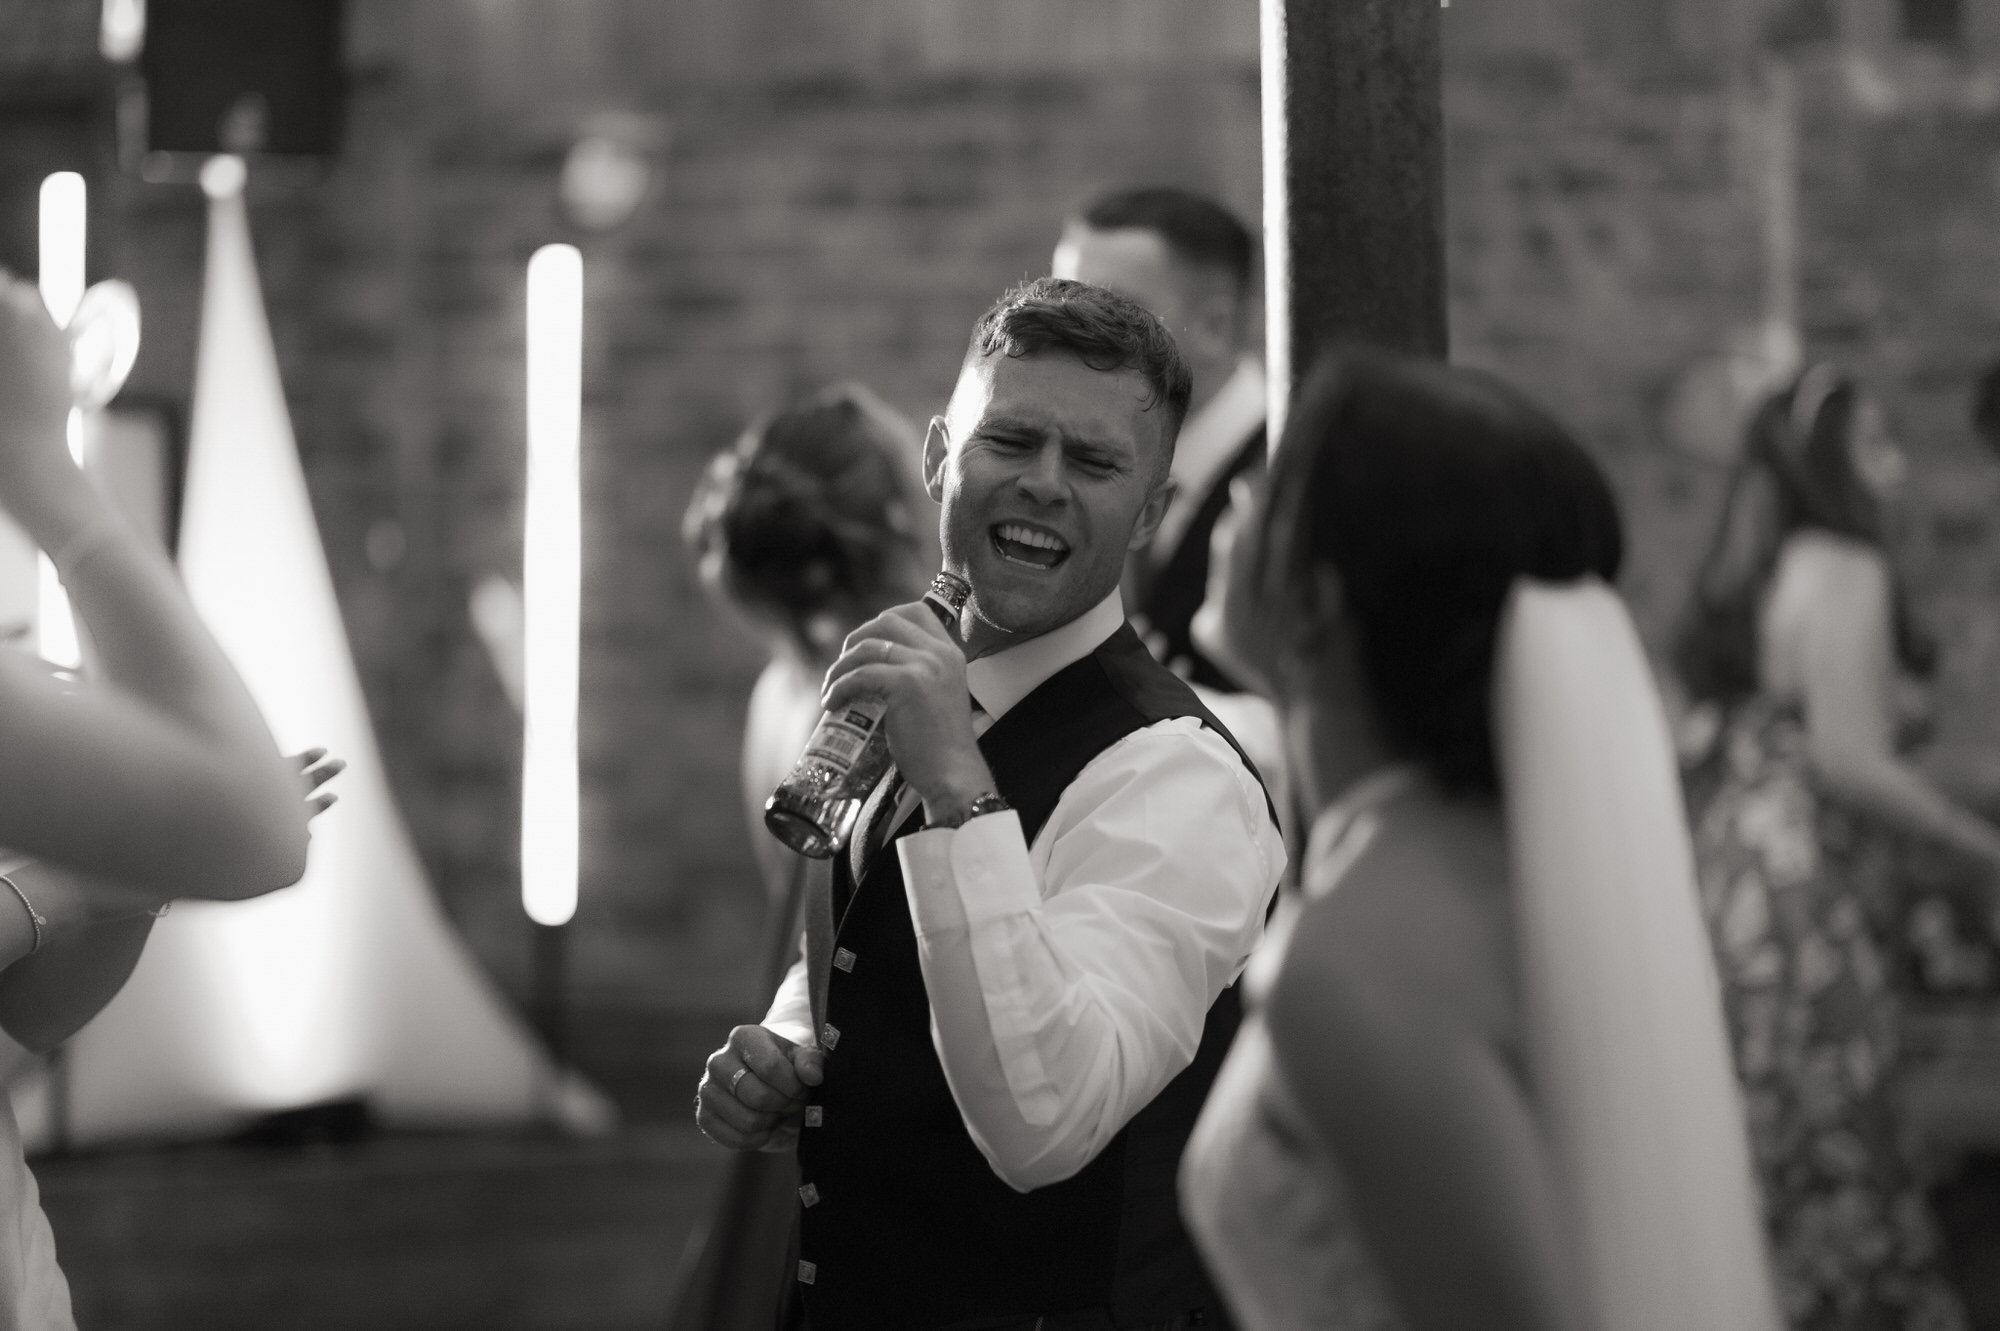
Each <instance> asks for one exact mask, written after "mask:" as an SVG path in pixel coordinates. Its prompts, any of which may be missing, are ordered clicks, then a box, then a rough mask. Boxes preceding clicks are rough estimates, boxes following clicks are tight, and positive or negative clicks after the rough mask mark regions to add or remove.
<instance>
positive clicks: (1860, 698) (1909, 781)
mask: <svg viewBox="0 0 2000 1331" xmlns="http://www.w3.org/2000/svg"><path fill="white" fill-rule="evenodd" d="M1815 557H1816V558H1819V559H1820V560H1821V563H1820V566H1819V567H1817V568H1816V569H1814V570H1813V576H1814V584H1813V592H1812V595H1811V596H1810V597H1809V598H1808V599H1807V602H1806V605H1805V608H1804V617H1805V623H1804V631H1803V633H1802V635H1801V639H1802V640H1801V643H1800V648H1801V652H1802V657H1803V659H1802V661H1801V663H1800V679H1801V688H1802V691H1803V693H1804V695H1805V716H1806V730H1807V734H1808V743H1809V745H1810V746H1811V747H1810V751H1811V755H1812V762H1813V767H1814V770H1815V771H1816V772H1817V774H1818V776H1819V778H1820V780H1821V781H1822V782H1823V783H1824V784H1825V786H1826V788H1827V789H1828V791H1829V792H1831V793H1832V794H1834V795H1835V796H1837V797H1838V798H1840V799H1842V800H1844V801H1846V802H1848V803H1851V804H1854V805H1856V806H1858V807H1860V808H1862V809H1865V810H1867V811H1868V812H1869V813H1872V814H1874V815H1875V816H1876V817H1878V818H1881V819H1882V820H1883V821H1885V822H1888V823H1890V824H1892V825H1894V826H1896V827H1898V828H1901V829H1902V830H1904V831H1907V832H1912V833H1915V834H1917V835H1919V836H1924V837H1929V838H1932V839H1935V840H1938V841H1942V842H1944V843H1946V844H1947V845H1950V846H1953V847H1955V848H1956V849H1958V850H1960V851H1962V852H1964V853H1966V854H1969V855H1972V856H1974V857H1976V858H1978V859H1980V860H1983V861H1985V862H1986V863H1988V864H1990V865H1994V866H1996V867H2000V829H1996V828H1995V827H1994V826H1993V825H1992V824H1991V823H1988V822H1987V821H1986V820H1985V819H1983V818H1980V817H1978V816H1977V815H1976V814H1974V813H1972V812H1971V811H1969V810H1967V809H1964V808H1961V807H1960V806H1959V805H1958V804H1956V803H1954V802H1953V801H1952V800H1951V799H1950V798H1949V797H1948V796H1946V795H1945V794H1944V792H1943V791H1941V790H1939V789H1938V788H1937V787H1936V786H1935V785H1934V784H1932V783H1931V781H1930V780H1929V779H1928V778H1926V777H1925V776H1924V774H1923V773H1922V772H1920V771H1918V770H1917V769H1916V768H1915V767H1912V766H1911V765H1910V764H1908V763H1906V762H1904V761H1903V760H1902V759H1901V758H1899V757H1897V755H1896V748H1895V725H1896V722H1895V716H1894V712H1893V703H1892V699H1893V696H1894V695H1893V693H1892V691H1891V685H1892V683H1893V681H1894V678H1895V656H1894V641H1895V639H1894V630H1893V620H1892V610H1891V596H1890V586H1889V576H1888V571H1887V570H1886V569H1885V568H1884V567H1883V565H1882V561H1881V560H1880V558H1879V557H1877V556H1875V555H1874V554H1872V552H1871V553H1864V552H1861V551H1859V550H1854V551H1849V550H1836V549H1832V548H1827V549H1825V550H1824V551H1823V552H1822V551H1816V552H1815Z"/></svg>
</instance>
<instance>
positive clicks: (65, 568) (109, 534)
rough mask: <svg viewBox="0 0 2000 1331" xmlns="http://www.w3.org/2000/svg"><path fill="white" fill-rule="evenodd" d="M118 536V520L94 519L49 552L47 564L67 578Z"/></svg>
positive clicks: (112, 518)
mask: <svg viewBox="0 0 2000 1331" xmlns="http://www.w3.org/2000/svg"><path fill="white" fill-rule="evenodd" d="M119 535H120V524H119V522H118V519H116V518H114V517H111V516H108V515H107V516H104V517H99V518H96V519H94V520H93V521H90V522H86V523H84V524H83V526H81V527H79V528H78V529H77V530H75V531H73V532H71V533H70V535H69V539H68V540H66V541H64V542H63V543H62V544H61V545H60V546H58V547H57V548H56V549H54V550H51V551H49V562H50V563H51V564H54V565H55V566H56V572H57V573H58V574H59V575H61V576H64V577H67V576H68V575H69V574H70V573H72V572H74V571H75V570H76V569H77V568H78V566H80V565H81V564H83V563H84V562H85V561H86V560H88V559H89V558H90V557H91V556H92V555H95V554H97V553H99V552H100V551H102V550H103V549H104V548H105V547H106V546H108V545H110V544H111V543H112V542H114V541H116V540H117V539H118V537H119Z"/></svg>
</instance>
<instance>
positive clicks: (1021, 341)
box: [965, 277, 1194, 470]
mask: <svg viewBox="0 0 2000 1331" xmlns="http://www.w3.org/2000/svg"><path fill="white" fill-rule="evenodd" d="M1052 351H1054V352H1064V353H1067V354H1069V355H1072V356H1075V357H1076V358H1077V359H1078V360H1080V361H1082V362H1083V363H1084V364H1085V365H1088V366H1089V367H1090V368H1091V369H1093V370H1099V371H1102V372H1104V373H1106V374H1113V373H1119V372H1125V371H1129V372H1131V373H1135V374H1137V375H1138V376H1139V377H1140V378H1142V379H1144V380H1145V381H1146V386H1147V388H1148V390H1150V396H1149V398H1148V399H1147V402H1146V409H1147V410H1149V411H1150V410H1152V409H1153V408H1154V407H1159V408H1161V409H1162V410H1163V412H1164V415H1163V416H1162V428H1161V431H1160V438H1161V440H1162V441H1163V442H1164V443H1165V444H1166V459H1167V461H1168V462H1171V461H1172V459H1173V452H1174V442H1175V440H1176V439H1178V438H1179V437H1180V431H1181V422H1182V421H1183V420H1185V419H1187V410H1188V399H1189V397H1190V395H1191V394H1192V393H1193V391H1194V372H1193V371H1192V370H1190V369H1189V368H1188V363H1187V361H1186V360H1185V359H1184V358H1183V357H1182V356H1181V351H1180V348H1179V347H1177V346H1175V345H1174V338H1173V334H1171V333H1169V332H1168V331H1167V327H1166V325H1165V324H1163V323H1161V322H1160V321H1159V319H1158V318H1157V317H1156V316H1155V315H1154V314H1153V312H1152V311H1151V310H1148V309H1147V308H1146V307H1145V306H1143V305H1140V304H1139V303H1138V302H1137V301H1134V300H1129V299H1127V298H1126V297H1124V296H1121V295H1119V294H1118V293H1117V292H1115V291H1112V290H1110V289H1109V288H1106V287H1098V286H1092V285H1090V284H1089V283H1088V282H1074V281H1071V280H1070V279H1069V278H1066V277H1037V278H1035V279H1034V280H1032V281H1029V282H1023V283H1021V284H1020V285H1019V286H1016V287H1013V288H1011V289H1010V290H1008V291H1007V293H1006V294H1004V295H1003V296H1001V297H1000V299H999V300H997V301H995V302H993V305H992V308H990V309H988V310H987V311H986V313H984V314H982V315H980V316H979V322H978V323H976V324H974V325H973V326H972V342H971V345H969V346H968V347H967V348H966V351H965V359H966V361H967V362H968V363H970V362H972V361H975V360H984V359H985V358H986V357H988V356H993V355H1004V356H1009V357H1013V358H1020V357H1024V356H1038V355H1043V354H1045V353H1047V352H1052ZM1163 470H1164V469H1163Z"/></svg>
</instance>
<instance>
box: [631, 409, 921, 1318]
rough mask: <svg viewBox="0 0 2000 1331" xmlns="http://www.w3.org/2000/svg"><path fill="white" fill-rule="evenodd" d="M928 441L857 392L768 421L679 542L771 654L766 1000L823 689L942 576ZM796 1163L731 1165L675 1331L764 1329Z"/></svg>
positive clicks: (786, 920)
mask: <svg viewBox="0 0 2000 1331" xmlns="http://www.w3.org/2000/svg"><path fill="white" fill-rule="evenodd" d="M922 452H923V439H922V437H921V436H920V435H918V434H917V432H916V431H915V429H914V428H912V427H911V425H910V423H909V422H908V421H907V420H905V419H904V418H903V417H902V416H901V415H899V414H897V413H896V412H895V411H894V410H893V409H892V408H890V407H888V406H887V405H886V404H884V403H883V402H881V401H880V400H879V399H878V398H876V397H875V395H874V394H872V393H870V392H869V391H868V390H867V389H866V388H863V387H861V386H860V385H858V384H846V385H841V386H839V387H835V388H831V389H828V390H827V391H825V392H823V393H820V394H818V395H816V396H814V397H812V398H810V399H808V400H806V401H804V402H801V403H799V404H798V405H796V406H793V407H790V408H787V409H786V410H784V411H781V412H778V413H776V414H774V415H772V416H769V417H767V418H765V419H764V420H761V421H759V422H758V423H757V424H755V425H753V426H751V427H750V429H749V430H747V431H745V432H744V435H743V437H742V438H741V439H739V440H737V442H736V443H735V444H734V445H732V446H731V447H730V448H728V449H726V450H724V451H723V452H721V453H719V454H717V455H716V457H715V459H714V461H712V462H711V463H710V464H709V467H708V471H707V473H706V474H705V475H704V476H703V478H702V482H701V484H700V485H699V486H698V487H697V488H696V490H695V494H694V498H693V500H692V501H691V502H690V503H689V505H688V511H687V518H686V521H685V523H684V525H683V535H684V537H685V539H686V542H687V547H688V552H689V554H690V555H691V556H692V557H693V559H694V560H695V564H696V568H697V570H698V572H699V575H700V577H701V582H702V586H703V587H704V588H706V589H707V591H708V593H709V594H710V596H712V597H713V598H714V599H715V601H716V602H717V604H718V605H720V606H722V607H723V608H724V609H725V610H727V611H728V612H730V613H731V614H732V615H733V616H734V618H736V620H737V621H738V622H739V623H742V624H743V625H745V626H746V627H748V628H749V629H750V630H751V631H753V632H755V633H756V634H757V636H758V637H759V638H760V639H761V640H762V641H763V642H764V643H765V645H766V646H767V648H768V649H769V651H770V653H771V659H770V662H769V664H767V665H766V666H765V667H764V671H763V673H762V674H761V675H760V676H758V679H757V684H756V687H755V688H754V689H753V690H752V692H751V695H750V709H749V714H748V716H747V717H746V719H745V722H744V733H743V767H742V777H743V808H744V818H745V820H746V822H747V823H748V827H749V835H750V849H751V853H752V854H753V855H754V856H755V858H756V860H757V864H758V867H759V868H760V869H761V870H762V872H763V878H764V887H765V891H766V893H767V895H768V897H769V901H770V906H769V916H768V919H769V924H768V925H767V930H766V933H767V938H766V946H765V948H764V950H763V965H764V970H763V979H762V991H761V992H762V993H763V995H764V996H765V997H766V998H768V997H769V995H770V994H771V993H772V991H774V990H775V989H776V988H777V984H778V981H779V979H781V978H782V977H783V974H784V971H785V969H786V967H787V966H789V964H790V963H791V960H792V958H793V956H795V955H796V954H797V950H798V904H799V893H800V890H801V888H802V885H803V881H804V880H803V872H804V868H805V863H806V862H805V861H804V860H803V859H801V858H800V857H799V856H797V855H795V854H793V853H792V852H791V851H790V850H788V849H787V848H786V847H785V846H784V844H783V843H781V842H780V841H779V840H778V839H777V838H776V837H774V836H772V835H771V834H770V833H769V832H767V831H766V830H765V828H764V801H765V800H767V799H769V798H770V796H771V792H772V791H773V790H774V789H775V788H776V787H777V785H778V783H779V782H780V781H782V780H783V779H784V777H785V775H786V774H787V773H788V772H790V771H791V768H792V765H793V764H794V763H796V762H797V761H798V759H799V754H800V753H801V752H802V751H803V750H804V748H805V744H806V740H807V738H808V737H809V736H810V735H811V733H812V728H813V725H814V724H815V723H816V722H817V721H818V720H819V716H820V712H821V710H822V708H821V705H820V690H821V685H822V682H823V680H824V678H825V675H826V669H827V667H828V666H829V665H831V664H832V663H833V659H834V657H835V656H836V655H838V653H839V651H840V644H841V642H842V641H843V640H844V639H845V638H846V637H847V635H848V633H849V632H850V631H852V630H853V629H854V628H855V627H856V626H857V625H859V624H861V623H862V622H864V621H865V620H868V619H871V618H873V617H874V615H875V614H876V613H877V612H879V611H881V610H884V609H886V608H887V607H889V606H892V605H899V604H901V603H903V602H906V601H910V600H913V599H915V598H916V597H917V596H919V595H921V594H922V592H923V589H924V587H925V586H926V585H927V584H928V583H929V581H930V578H931V575H932V574H934V573H935V572H936V571H937V567H938V541H937V505H936V504H935V503H933V502H932V501H931V499H930V497H929V496H928V495H926V494H925V493H924V489H923V477H922ZM797 1187H798V1165H797V1162H796V1159H795V1157H794V1155H793V1153H792V1151H790V1150H785V1151H783V1152H779V1153H751V1154H743V1155H738V1156H736V1157H734V1158H733V1160H732V1162H731V1165H730V1172H729V1174H728V1175H727V1177H726V1179H725V1181H724V1183H723V1186H722V1189H721V1192H720V1193H719V1201H718V1205H717V1206H716V1208H715V1209H714V1211H712V1212H711V1214H710V1216H709V1220H708V1224H707V1226H706V1228H705V1229H704V1230H701V1231H699V1233H700V1235H701V1236H702V1237H701V1239H700V1247H699V1248H698V1249H697V1248H695V1247H693V1246H691V1247H690V1249H689V1254H688V1257H687V1258H686V1259H684V1260H685V1262H686V1267H685V1277H684V1280H683V1282H682V1285H681V1300H680V1303H679V1305H678V1306H677V1307H676V1308H675V1310H674V1314H673V1317H672V1319H671V1320H670V1323H669V1325H670V1326H673V1327H676V1328H688V1329H689V1331H692V1329H693V1328H697V1327H698V1328H701V1331H728V1329H733V1328H738V1327H741V1328H755V1331H769V1328H770V1326H771V1325H772V1323H773V1320H774V1318H775V1317H776V1301H777V1296H778V1292H779V1290H780V1289H781V1288H782V1286H783V1282H782V1280H781V1279H780V1277H781V1275H782V1270H781V1268H782V1267H783V1265H784V1261H785V1251H786V1244H787V1240H788V1238H789V1236H790V1233H791V1227H792V1213H793V1210H794V1209H795V1207H796V1198H795V1196H794V1195H793V1194H794V1190H795V1189H796V1188H797Z"/></svg>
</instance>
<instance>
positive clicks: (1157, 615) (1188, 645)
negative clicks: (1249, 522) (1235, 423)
mask: <svg viewBox="0 0 2000 1331" xmlns="http://www.w3.org/2000/svg"><path fill="white" fill-rule="evenodd" d="M1264 453H1265V448H1264V427H1263V426H1261V425H1260V426H1258V427H1257V429H1256V430H1254V431H1252V432H1251V435H1250V437H1249V438H1248V439H1246V440H1244V442H1243V446H1242V447H1241V448H1240V449H1238V450H1237V453H1236V456H1235V457H1233V458H1231V459H1230V460H1229V465H1228V466H1226V467H1224V468H1223V469H1222V472H1221V474H1220V475H1218V476H1217V477H1216V478H1215V484H1214V485H1212V486H1210V487H1209V490H1208V493H1207V494H1202V495H1192V494H1189V495H1181V496H1180V497H1179V498H1178V499H1177V500H1176V501H1175V502H1177V503H1183V504H1195V505H1198V507H1197V508H1196V509H1195V513H1194V518H1193V519H1192V520H1191V521H1190V522H1189V523H1188V525H1187V528H1186V530H1184V531H1183V532H1182V533H1181V540H1180V544H1179V545H1177V546H1175V547H1174V550H1173V553H1172V554H1170V555H1168V556H1167V559H1166V562H1165V563H1164V564H1162V565H1160V568H1159V572H1157V573H1155V574H1154V575H1153V576H1152V577H1151V578H1150V579H1147V580H1146V582H1145V586H1144V589H1143V592H1142V594H1141V596H1140V597H1139V605H1138V610H1139V613H1141V614H1143V615H1144V616H1145V617H1146V621H1147V623H1148V625H1149V626H1150V627H1151V628H1152V630H1153V631H1154V632H1155V633H1158V634H1159V635H1160V636H1161V637H1163V638H1165V639H1166V643H1167V656H1166V659H1167V660H1169V661H1178V660H1181V659H1182V658H1185V659H1186V661H1187V666H1188V670H1189V674H1188V678H1189V679H1192V680H1193V681H1194V682H1195V683H1197V684H1201V685H1205V686H1206V687H1208V688H1212V689H1222V690H1223V691H1225V692H1229V693H1234V692H1236V691H1237V690H1238V689H1239V688H1240V687H1241V686H1240V685H1238V684H1234V683H1231V682H1230V680H1229V678H1228V677H1227V676H1225V675H1224V674H1223V673H1222V672H1221V671H1220V670H1217V669H1216V668H1215V666H1214V665H1213V664H1211V663H1210V661H1209V659H1208V658H1207V657H1205V656H1203V655H1202V654H1201V652H1200V650H1199V649H1197V648H1196V647H1195V645H1194V638H1193V636H1192V634H1191V633H1190V629H1191V627H1192V626H1193V624H1194V615H1195V611H1197V610H1199V609H1201V603H1202V600H1203V599H1204V598H1205V597H1206V596H1207V594H1208V541H1209V537H1210V536H1212V535H1213V534H1214V532H1215V523H1216V520H1217V519H1218V518H1220V517H1221V516H1222V510H1223V509H1225V508H1227V507H1228V506H1229V482H1230V481H1232V480H1234V479H1235V478H1236V477H1238V476H1254V475H1256V474H1257V473H1258V471H1259V470H1261V469H1262V467H1263V465H1264Z"/></svg>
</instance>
